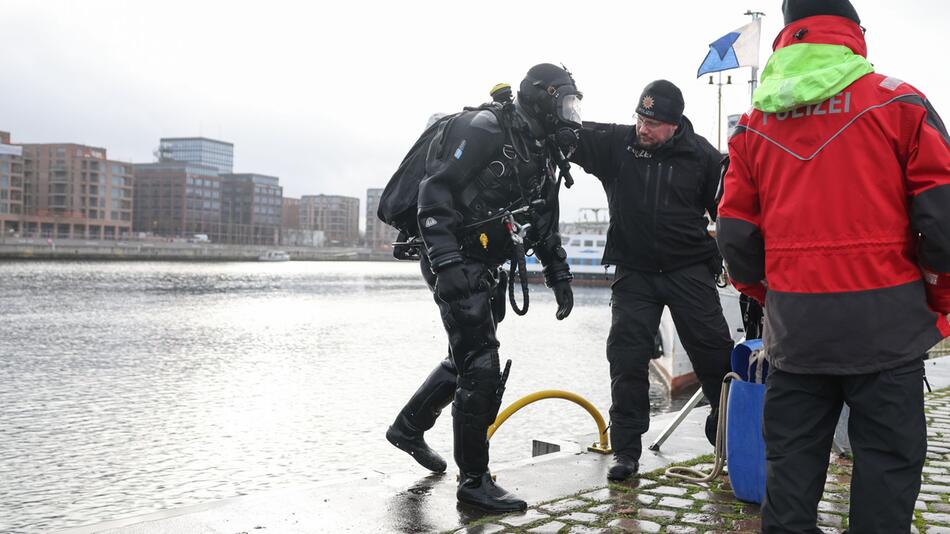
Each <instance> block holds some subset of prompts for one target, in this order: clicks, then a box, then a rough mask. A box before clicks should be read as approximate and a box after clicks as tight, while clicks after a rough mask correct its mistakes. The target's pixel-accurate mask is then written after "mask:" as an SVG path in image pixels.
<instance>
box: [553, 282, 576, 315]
mask: <svg viewBox="0 0 950 534" xmlns="http://www.w3.org/2000/svg"><path fill="white" fill-rule="evenodd" d="M551 289H552V290H553V291H554V300H556V301H557V314H555V317H557V320H558V321H560V320H561V319H564V318H565V317H567V316H568V315H570V314H571V310H572V309H573V308H574V291H572V290H571V283H570V282H569V281H567V280H562V281H560V282H558V283H556V284H554V285H553V286H551Z"/></svg>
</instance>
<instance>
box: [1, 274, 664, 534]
mask: <svg viewBox="0 0 950 534" xmlns="http://www.w3.org/2000/svg"><path fill="white" fill-rule="evenodd" d="M575 292H576V293H575V299H576V301H575V308H574V312H573V314H572V315H571V317H569V318H568V319H567V320H565V321H563V322H559V321H556V320H555V319H554V310H555V308H556V306H555V304H554V299H553V297H552V295H551V294H550V292H549V291H548V290H547V289H544V288H543V287H541V286H534V287H533V290H532V299H531V311H530V313H529V314H528V315H527V316H525V317H518V316H516V315H514V314H512V313H509V314H508V317H507V318H506V319H505V321H504V322H503V323H502V324H501V327H500V330H499V339H500V341H501V343H502V358H511V359H512V360H514V364H513V366H512V372H511V378H510V380H509V381H508V391H507V393H506V396H505V402H504V404H506V405H507V403H510V402H512V401H514V400H516V399H518V398H520V397H521V396H523V395H526V394H528V393H531V392H534V391H537V390H540V389H566V390H569V391H573V392H575V393H578V394H580V395H582V396H583V397H585V398H587V399H589V400H590V401H591V402H593V403H594V405H596V406H597V407H598V409H600V410H601V412H602V413H604V414H605V415H606V411H607V407H608V406H609V403H610V392H609V379H608V372H607V362H606V359H605V357H604V340H605V339H606V335H607V329H608V327H609V322H610V310H609V307H608V302H609V291H608V290H607V289H605V288H577V289H575ZM0 310H3V312H2V313H3V321H2V322H0V531H3V532H7V531H23V532H36V531H47V530H51V529H56V528H64V527H68V526H76V525H81V524H88V523H95V522H99V521H105V520H109V519H115V518H119V517H126V516H130V515H138V514H142V513H148V512H151V511H154V510H156V509H165V508H173V507H179V506H186V505H192V504H197V503H202V502H208V501H213V500H217V499H222V498H226V497H233V496H236V495H243V494H247V493H254V492H259V491H262V490H267V489H271V488H280V487H288V486H293V485H298V484H306V483H311V482H315V481H322V480H328V479H333V478H339V477H342V476H347V475H352V474H355V473H360V472H366V471H369V470H378V471H383V472H405V471H410V470H418V469H419V468H418V467H417V466H416V465H415V464H414V463H412V461H411V459H409V458H408V457H407V456H405V454H404V453H402V452H399V451H397V450H396V449H394V448H392V447H390V446H389V444H388V443H387V442H386V441H385V439H384V438H383V433H384V432H385V429H386V427H387V426H388V425H389V424H390V423H391V422H392V419H393V417H394V416H395V414H396V413H397V412H398V410H399V409H400V408H401V407H402V403H403V402H405V401H406V400H407V399H408V397H409V395H410V394H411V393H412V392H413V391H414V390H415V388H416V387H417V386H418V385H419V384H420V383H421V381H422V380H423V378H424V377H425V376H426V375H427V374H428V373H429V371H430V370H431V369H432V368H433V367H434V366H435V365H436V364H437V363H438V362H439V361H440V360H441V359H442V358H443V357H444V356H445V353H446V340H445V338H444V332H443V330H442V326H441V323H440V322H439V320H438V312H437V310H436V308H435V306H434V305H433V303H432V301H431V296H430V294H429V292H428V290H427V289H426V288H425V285H424V284H423V282H422V281H421V278H420V277H419V275H418V267H417V265H416V264H413V263H349V262H340V263H334V262H323V263H305V262H289V263H261V264H258V263H228V264H200V263H118V262H116V263H67V262H60V263H48V262H15V263H5V264H0ZM655 389H656V391H655V392H653V394H652V395H651V398H652V400H653V402H654V405H655V406H654V409H655V410H657V411H667V410H669V409H670V406H669V401H668V400H667V399H665V398H664V396H663V394H662V390H661V389H658V388H655ZM595 431H596V427H595V426H594V424H593V422H592V420H591V419H590V416H589V415H587V413H586V412H584V410H582V409H581V408H579V407H576V406H573V405H569V404H565V401H556V400H555V401H548V402H542V403H537V404H533V405H531V407H530V408H526V409H525V410H523V411H522V412H519V413H518V414H517V415H516V416H514V417H513V418H512V419H511V420H510V421H509V422H508V423H506V424H505V426H504V427H502V428H501V429H500V430H499V431H498V433H497V434H496V435H495V437H494V438H493V439H492V459H493V461H495V462H504V461H510V460H516V459H521V458H524V457H526V456H528V455H530V451H531V439H532V438H537V437H546V436H563V435H577V434H586V433H594V432H595ZM429 436H431V437H429ZM427 440H428V441H429V442H430V443H431V444H432V445H433V446H434V447H435V448H436V449H437V450H438V451H439V452H440V453H442V454H443V455H444V456H446V458H451V456H452V454H451V440H452V432H451V421H450V416H449V413H448V411H446V412H445V414H444V416H443V417H441V418H440V420H439V422H438V423H437V424H436V426H435V428H434V429H433V430H432V431H431V433H430V435H427ZM423 474H424V472H420V475H423ZM411 495H412V494H411V493H410V494H409V495H406V496H405V498H407V499H410V500H411V498H412V497H411Z"/></svg>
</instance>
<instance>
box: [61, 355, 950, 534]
mask: <svg viewBox="0 0 950 534" xmlns="http://www.w3.org/2000/svg"><path fill="white" fill-rule="evenodd" d="M927 375H928V378H929V380H930V383H931V385H932V386H933V387H934V390H935V391H934V393H932V394H928V395H927V397H926V403H927V421H928V441H929V451H928V455H927V464H926V467H925V468H924V474H923V480H922V482H923V485H922V488H921V493H920V497H919V498H918V502H917V511H916V517H915V523H914V527H913V529H912V532H918V533H921V534H941V533H945V534H947V533H950V358H942V359H938V360H933V361H928V362H927ZM707 410H708V408H705V407H704V408H699V409H696V410H694V411H693V412H692V413H691V414H690V415H689V417H688V418H687V419H686V420H685V421H684V422H683V424H682V425H681V426H680V427H679V428H678V429H677V431H676V432H675V433H674V434H673V436H672V437H671V438H670V439H669V440H668V441H667V442H666V443H665V444H664V445H663V447H662V448H661V450H660V451H659V452H652V451H647V450H645V451H644V454H643V458H642V461H641V472H642V473H643V474H642V475H641V477H640V478H639V480H637V481H635V482H631V483H625V484H609V485H608V484H607V481H606V472H607V467H608V465H609V461H610V458H609V457H607V456H602V455H599V454H595V453H590V452H586V451H585V449H586V446H587V445H589V444H591V443H592V442H593V441H594V438H595V436H593V435H590V436H582V437H578V438H574V439H561V440H558V439H550V438H548V439H545V438H544V437H539V439H541V440H543V441H545V442H548V443H556V444H557V445H559V446H560V447H561V451H560V452H556V453H552V454H548V455H544V456H539V457H536V458H532V459H528V460H524V461H522V462H515V463H509V464H505V465H496V466H494V472H495V473H496V474H497V476H498V483H499V484H501V485H502V486H504V487H505V488H506V489H509V490H511V491H513V492H515V493H517V494H518V495H519V496H521V497H522V498H524V499H526V500H527V501H528V505H529V509H528V511H527V512H525V513H517V514H508V515H504V516H486V515H485V514H482V513H479V512H478V511H476V510H472V509H468V508H467V507H465V506H463V505H459V504H458V503H457V502H456V500H455V484H456V482H455V476H454V474H442V475H431V474H427V473H426V472H425V471H423V470H422V468H417V466H415V464H412V463H411V460H409V459H408V458H407V459H406V460H407V463H406V469H405V470H404V471H403V472H399V473H395V472H393V473H383V472H369V471H368V472H367V473H366V474H365V475H363V476H359V477H355V478H351V479H347V480H338V481H334V482H328V483H325V484H320V485H311V486H306V487H300V488H288V489H284V490H281V491H274V492H269V493H264V494H258V495H251V496H245V497H238V498H234V499H228V500H224V501H219V502H214V503H209V504H207V505H201V506H194V507H189V508H183V509H177V510H168V511H163V512H159V513H155V514H149V515H146V516H139V517H132V518H127V519H123V520H119V521H112V522H108V523H101V524H98V525H92V526H88V527H82V528H77V529H71V530H68V531H66V532H68V533H69V534H87V533H93V532H103V533H109V534H171V533H185V532H187V533H216V534H218V533H220V534H241V533H262V534H263V533H267V532H271V533H305V532H306V533H310V532H462V533H473V534H475V533H496V532H505V533H507V532H532V533H565V532H567V533H572V534H588V533H607V532H649V533H667V534H713V533H724V532H734V533H738V532H757V531H759V524H760V523H759V508H758V506H757V505H754V504H748V503H742V502H739V501H737V500H736V499H735V498H734V496H733V495H732V492H731V491H730V487H729V482H728V477H726V476H725V475H723V476H721V477H720V478H719V479H717V480H716V481H714V482H712V483H709V484H689V483H684V482H681V481H678V480H675V479H670V478H668V477H666V476H665V475H664V474H663V470H664V469H665V467H667V466H668V465H670V464H673V463H677V464H682V463H694V464H697V463H698V464H699V467H701V468H708V467H710V464H709V462H710V461H711V456H709V455H710V454H711V453H712V448H711V447H710V446H709V444H708V443H707V442H706V440H705V437H704V435H703V421H704V418H705V415H706V413H707ZM674 415H675V414H666V415H663V416H659V417H655V418H654V419H653V421H652V424H651V430H650V432H649V433H648V434H647V435H646V436H645V437H644V444H645V445H646V444H648V443H649V442H651V441H652V440H653V439H654V438H655V437H656V435H658V434H659V432H660V431H662V429H663V428H664V427H665V426H666V424H667V422H668V421H669V420H671V419H672V418H673V417H674ZM380 439H382V436H381V437H380ZM354 461H360V458H359V454H358V453H355V454H354ZM850 470H851V465H850V462H849V461H848V460H847V459H845V458H841V457H839V456H837V455H833V456H832V462H831V464H830V467H829V474H828V479H827V481H826V486H825V495H824V498H823V500H822V502H821V504H820V506H819V511H820V514H819V526H820V527H821V529H822V530H823V531H824V532H826V533H829V534H830V533H840V532H843V531H844V530H845V529H846V528H847V514H848V500H849V495H848V486H849V484H850Z"/></svg>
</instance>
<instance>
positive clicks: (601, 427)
mask: <svg viewBox="0 0 950 534" xmlns="http://www.w3.org/2000/svg"><path fill="white" fill-rule="evenodd" d="M541 399H564V400H569V401H571V402H573V403H574V404H577V405H579V406H581V407H582V408H584V409H585V410H587V413H589V414H590V415H591V417H593V418H594V422H595V423H597V435H598V436H600V442H599V443H594V444H593V445H591V446H590V447H588V448H587V450H589V451H592V452H599V453H601V454H610V452H611V450H610V445H609V443H608V440H607V424H606V423H605V422H604V418H603V417H602V416H601V415H600V412H599V411H597V408H595V407H594V405H593V404H591V403H590V402H588V401H587V399H585V398H584V397H581V396H580V395H577V394H575V393H571V392H570V391H561V390H558V389H546V390H544V391H538V392H536V393H532V394H530V395H526V396H524V397H522V398H520V399H518V400H517V401H515V402H514V403H512V404H511V405H510V406H508V407H507V408H505V409H504V410H503V411H502V412H501V413H500V414H498V417H497V418H495V422H494V423H492V425H491V426H490V427H488V439H491V437H492V435H494V434H495V431H496V430H498V427H500V426H501V425H502V423H504V422H505V421H507V420H508V418H509V417H511V416H512V415H514V413H515V412H517V411H518V410H520V409H522V408H524V407H525V406H527V405H529V404H531V403H533V402H537V401H539V400H541Z"/></svg>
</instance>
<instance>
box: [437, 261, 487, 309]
mask: <svg viewBox="0 0 950 534" xmlns="http://www.w3.org/2000/svg"><path fill="white" fill-rule="evenodd" d="M477 288H478V285H477V280H470V279H469V274H468V273H467V272H466V271H465V267H464V266H463V264H461V263H453V264H452V265H448V266H446V267H444V268H443V269H442V270H441V271H439V272H438V273H436V275H435V292H436V294H437V295H438V296H439V298H440V299H442V300H443V301H445V302H452V301H455V300H461V299H464V298H468V297H469V296H471V294H472V291H473V290H475V289H477Z"/></svg>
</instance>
